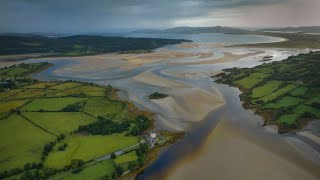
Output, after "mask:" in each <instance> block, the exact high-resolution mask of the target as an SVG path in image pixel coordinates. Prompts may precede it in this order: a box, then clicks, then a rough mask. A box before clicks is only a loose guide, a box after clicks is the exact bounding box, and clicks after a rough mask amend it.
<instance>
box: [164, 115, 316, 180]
mask: <svg viewBox="0 0 320 180" xmlns="http://www.w3.org/2000/svg"><path fill="white" fill-rule="evenodd" d="M263 143H268V142H259V141H257V140H256V139H254V138H250V137H247V136H245V135H244V133H243V132H241V131H239V130H238V129H237V128H234V127H232V125H230V124H228V122H227V121H225V120H221V122H219V124H218V125H217V126H216V128H215V129H214V131H212V133H211V134H210V135H209V137H208V138H207V140H206V143H205V144H204V146H203V147H202V148H201V150H200V151H199V152H198V153H197V154H201V155H196V156H191V157H190V158H189V159H187V160H184V161H182V162H180V164H178V165H177V166H176V167H174V168H172V169H171V170H170V172H168V175H167V179H172V180H175V179H186V180H187V179H190V180H191V179H204V180H205V179H219V180H228V179H248V180H249V179H259V180H263V179H265V180H269V179H279V180H301V179H304V180H306V179H318V177H319V174H320V172H318V173H316V174H312V173H311V172H316V169H315V168H316V167H314V166H309V164H308V162H306V161H305V160H303V159H301V157H294V153H293V152H290V151H288V150H286V149H285V148H287V147H288V146H285V145H280V144H278V146H277V147H274V148H278V150H276V151H275V152H273V151H272V150H271V151H270V150H269V149H268V148H266V147H265V145H261V144H263ZM268 146H270V145H268ZM269 148H270V147H269ZM277 151H288V154H286V155H283V154H281V155H279V154H277ZM292 160H293V162H292ZM297 161H298V162H297ZM297 164H298V165H297Z"/></svg>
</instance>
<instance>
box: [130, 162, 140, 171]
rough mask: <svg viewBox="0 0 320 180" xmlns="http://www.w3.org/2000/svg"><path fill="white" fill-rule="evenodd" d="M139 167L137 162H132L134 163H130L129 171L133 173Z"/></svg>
mask: <svg viewBox="0 0 320 180" xmlns="http://www.w3.org/2000/svg"><path fill="white" fill-rule="evenodd" d="M137 166H138V164H137V162H136V161H132V162H129V164H128V169H129V170H130V171H133V170H135V169H136V168H137Z"/></svg>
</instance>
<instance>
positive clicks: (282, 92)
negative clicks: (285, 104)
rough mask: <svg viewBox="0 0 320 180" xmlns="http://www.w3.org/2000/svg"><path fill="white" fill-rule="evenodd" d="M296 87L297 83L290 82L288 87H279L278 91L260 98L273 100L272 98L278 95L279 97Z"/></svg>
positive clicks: (265, 100)
mask: <svg viewBox="0 0 320 180" xmlns="http://www.w3.org/2000/svg"><path fill="white" fill-rule="evenodd" d="M296 87H297V86H296V85H292V84H289V85H287V86H286V87H283V88H281V89H278V90H277V91H275V92H273V93H271V94H268V95H266V96H264V97H262V98H260V100H262V101H264V102H269V101H272V100H274V99H276V98H277V97H279V96H281V95H283V94H286V93H287V92H289V91H291V90H293V89H295V88H296Z"/></svg>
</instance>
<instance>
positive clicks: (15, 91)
mask: <svg viewBox="0 0 320 180" xmlns="http://www.w3.org/2000/svg"><path fill="white" fill-rule="evenodd" d="M21 91H22V90H21V89H13V90H11V91H6V92H2V93H0V100H3V99H5V98H7V97H9V96H13V95H15V94H17V93H19V92H21Z"/></svg>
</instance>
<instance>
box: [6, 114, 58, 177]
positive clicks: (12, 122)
mask: <svg viewBox="0 0 320 180" xmlns="http://www.w3.org/2000/svg"><path fill="white" fill-rule="evenodd" d="M0 136H1V145H0V159H1V163H0V169H1V171H4V170H7V169H10V168H16V167H23V166H24V164H25V163H32V162H37V163H38V162H40V158H41V153H42V149H43V145H44V144H46V143H48V142H50V141H52V140H54V139H55V138H56V137H55V136H53V135H51V134H49V133H47V132H45V131H43V130H41V129H39V128H37V127H36V126H34V125H33V124H31V123H30V122H28V121H26V120H25V119H23V118H22V117H20V116H18V115H16V114H13V115H11V116H10V117H9V118H7V119H4V120H1V121H0Z"/></svg>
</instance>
